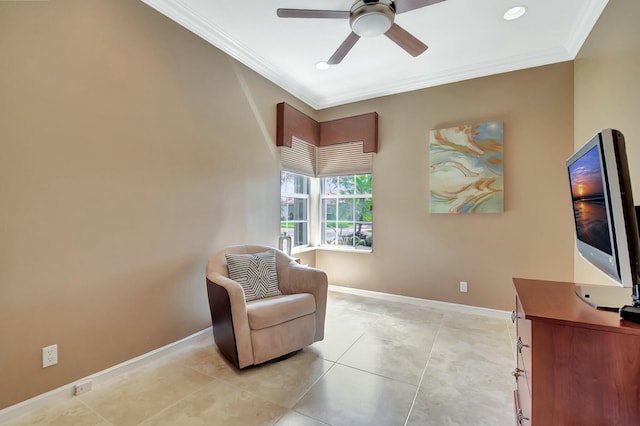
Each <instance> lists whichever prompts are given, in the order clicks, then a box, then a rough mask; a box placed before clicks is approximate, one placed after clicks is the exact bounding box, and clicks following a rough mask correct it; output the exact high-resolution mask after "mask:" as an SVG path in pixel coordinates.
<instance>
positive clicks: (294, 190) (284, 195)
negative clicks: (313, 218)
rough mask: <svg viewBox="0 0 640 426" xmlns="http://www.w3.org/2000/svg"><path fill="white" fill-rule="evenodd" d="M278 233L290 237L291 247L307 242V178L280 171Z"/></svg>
mask: <svg viewBox="0 0 640 426" xmlns="http://www.w3.org/2000/svg"><path fill="white" fill-rule="evenodd" d="M280 235H287V236H290V237H291V241H292V244H291V246H292V247H298V246H304V245H307V244H309V178H308V177H306V176H302V175H297V174H295V173H290V172H281V173H280Z"/></svg>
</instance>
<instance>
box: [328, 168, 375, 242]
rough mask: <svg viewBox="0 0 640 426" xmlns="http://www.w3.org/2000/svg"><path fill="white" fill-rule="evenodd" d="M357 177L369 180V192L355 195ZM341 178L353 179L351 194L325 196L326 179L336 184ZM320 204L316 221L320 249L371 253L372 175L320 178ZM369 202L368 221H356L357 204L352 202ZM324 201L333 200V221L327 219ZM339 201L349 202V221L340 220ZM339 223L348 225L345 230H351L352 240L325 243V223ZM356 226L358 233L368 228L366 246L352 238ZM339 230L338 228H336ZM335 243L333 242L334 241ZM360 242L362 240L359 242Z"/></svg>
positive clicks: (359, 174)
mask: <svg viewBox="0 0 640 426" xmlns="http://www.w3.org/2000/svg"><path fill="white" fill-rule="evenodd" d="M358 176H369V177H370V178H369V179H370V186H371V188H370V192H369V193H357V183H356V178H357V177H358ZM343 178H352V179H353V193H351V194H348V193H347V194H341V193H340V192H338V193H337V194H326V193H325V192H326V191H325V185H326V184H327V183H326V182H327V179H337V180H338V182H339V181H340V179H343ZM319 187H320V202H319V210H320V212H319V220H318V222H319V223H318V225H319V226H318V231H319V233H320V238H319V241H320V247H322V248H332V249H340V250H354V251H359V252H372V251H373V173H356V174H350V175H341V176H325V177H321V178H320V185H319ZM338 188H340V185H339V184H338ZM362 199H363V200H370V208H369V212H370V218H371V220H370V221H365V220H358V218H357V217H356V211H357V203H356V202H355V201H354V200H362ZM325 200H335V202H334V205H335V207H336V209H335V212H334V214H335V219H333V220H330V219H327V210H326V207H325V206H326V204H325ZM341 200H349V201H350V203H351V205H352V211H351V219H350V220H342V219H340V218H339V215H340V208H339V206H340V204H341ZM331 222H334V223H340V222H346V223H349V226H348V228H347V229H353V233H352V240H351V244H331V243H328V242H327V241H326V237H327V232H326V226H327V223H331ZM358 225H359V226H360V233H362V226H363V225H365V226H368V229H369V233H368V234H369V235H370V239H369V245H367V244H366V242H365V244H357V243H356V239H355V238H353V236H354V234H355V233H356V229H357V228H358ZM337 228H338V229H339V226H338V227H337ZM346 238H349V237H348V236H346ZM334 241H335V240H334ZM360 241H362V240H360ZM365 241H366V239H365Z"/></svg>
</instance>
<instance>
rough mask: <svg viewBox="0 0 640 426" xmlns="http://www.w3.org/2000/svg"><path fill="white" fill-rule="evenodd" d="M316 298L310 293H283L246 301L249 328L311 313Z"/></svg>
mask: <svg viewBox="0 0 640 426" xmlns="http://www.w3.org/2000/svg"><path fill="white" fill-rule="evenodd" d="M315 311H316V299H315V298H314V297H313V295H312V294H310V293H298V294H285V295H282V296H275V297H269V298H266V299H260V300H254V301H252V302H248V303H247V315H248V316H249V328H251V329H252V330H260V329H263V328H267V327H272V326H274V325H277V324H282V323H283V322H287V321H291V320H293V319H296V318H299V317H302V316H305V315H309V314H312V313H314V312H315Z"/></svg>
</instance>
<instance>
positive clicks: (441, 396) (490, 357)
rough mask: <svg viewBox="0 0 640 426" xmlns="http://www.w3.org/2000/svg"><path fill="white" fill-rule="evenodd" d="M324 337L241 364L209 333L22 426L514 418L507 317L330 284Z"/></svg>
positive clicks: (496, 425) (283, 425)
mask: <svg viewBox="0 0 640 426" xmlns="http://www.w3.org/2000/svg"><path fill="white" fill-rule="evenodd" d="M325 334H326V336H325V340H324V341H322V342H318V343H315V344H314V345H312V346H310V347H308V348H306V349H304V350H303V351H302V352H300V353H298V354H297V355H296V356H294V357H292V358H290V359H288V360H285V361H281V362H278V363H272V364H265V365H263V366H259V367H255V368H250V369H247V370H244V371H237V370H235V369H234V368H233V367H231V366H230V364H228V363H227V362H226V361H225V360H224V359H223V358H222V356H221V355H220V353H219V352H218V350H217V348H216V347H215V345H214V344H213V338H212V336H211V335H210V334H209V333H207V334H206V335H204V336H202V337H201V338H199V339H198V340H197V341H196V342H194V343H193V344H192V345H190V346H189V347H187V348H184V349H181V350H179V351H177V352H173V353H171V354H169V355H167V356H165V357H164V358H162V359H159V360H156V361H153V362H151V363H149V364H146V365H144V366H143V367H140V368H138V369H136V370H134V371H131V372H128V373H125V374H122V375H120V376H117V377H115V378H113V379H110V380H109V381H108V382H105V383H102V384H101V385H100V386H96V387H94V389H93V390H92V391H90V392H88V393H86V394H84V395H81V396H79V397H74V398H72V399H67V400H64V401H63V402H59V403H55V404H53V405H51V406H48V407H44V408H41V409H38V410H36V411H34V412H32V413H29V414H27V415H25V416H23V417H21V418H18V419H16V420H14V421H13V422H11V423H9V424H10V425H12V426H18V425H36V424H37V425H225V426H227V425H241V426H253V425H276V426H319V425H331V426H343V425H345V426H346V425H350V426H351V425H354V426H355V425H366V426H369V425H376V426H386V425H389V426H395V425H398V426H400V425H491V426H500V425H513V424H514V423H515V419H514V414H513V389H514V380H513V378H512V377H511V371H512V370H513V368H514V366H515V361H514V359H515V352H514V351H515V349H514V347H513V345H512V342H513V341H514V337H515V328H514V326H513V325H512V324H511V321H510V320H508V319H501V318H496V317H491V316H485V315H474V314H468V313H459V312H455V311H453V310H450V309H447V308H446V307H444V308H425V307H416V306H414V305H409V304H404V303H397V302H388V301H381V300H379V299H373V298H368V297H363V296H358V295H351V294H346V293H339V292H330V293H329V302H328V306H327V322H326V329H325Z"/></svg>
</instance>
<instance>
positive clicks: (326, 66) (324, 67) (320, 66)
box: [316, 61, 331, 71]
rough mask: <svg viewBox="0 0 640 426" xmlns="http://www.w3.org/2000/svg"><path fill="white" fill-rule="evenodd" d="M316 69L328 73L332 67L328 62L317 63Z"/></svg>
mask: <svg viewBox="0 0 640 426" xmlns="http://www.w3.org/2000/svg"><path fill="white" fill-rule="evenodd" d="M316 68H317V69H319V70H320V71H326V70H328V69H329V68H331V65H329V64H328V63H327V61H320V62H318V63H316Z"/></svg>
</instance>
